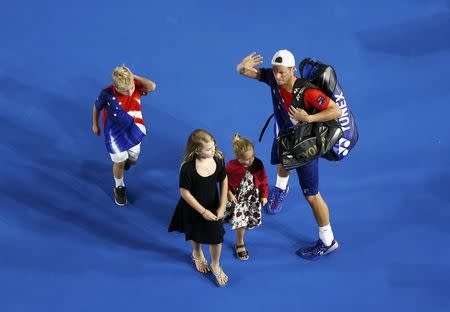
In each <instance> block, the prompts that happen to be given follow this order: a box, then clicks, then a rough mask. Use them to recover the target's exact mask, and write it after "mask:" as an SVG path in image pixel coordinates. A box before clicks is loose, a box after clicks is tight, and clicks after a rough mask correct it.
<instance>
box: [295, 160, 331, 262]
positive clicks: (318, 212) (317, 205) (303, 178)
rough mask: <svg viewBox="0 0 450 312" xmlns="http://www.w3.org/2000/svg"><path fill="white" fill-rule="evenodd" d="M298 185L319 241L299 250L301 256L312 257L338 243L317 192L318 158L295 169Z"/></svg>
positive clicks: (329, 250) (329, 249)
mask: <svg viewBox="0 0 450 312" xmlns="http://www.w3.org/2000/svg"><path fill="white" fill-rule="evenodd" d="M297 173H298V178H299V182H300V186H301V188H302V191H303V195H304V196H305V199H306V201H307V202H308V203H309V205H310V206H311V209H312V211H313V214H314V218H315V219H316V222H317V225H318V226H319V241H318V242H317V244H316V245H315V246H312V247H309V248H306V249H305V250H303V251H301V252H300V255H301V256H304V257H306V258H310V259H314V258H317V257H319V256H322V255H325V254H328V253H330V252H332V251H333V250H335V249H337V247H338V243H337V242H336V241H335V239H334V235H333V231H332V229H331V225H330V212H329V209H328V205H327V204H326V202H325V201H324V200H323V198H322V195H321V194H320V193H319V160H318V159H315V160H313V161H311V162H309V163H308V164H306V165H304V166H302V167H300V168H298V169H297Z"/></svg>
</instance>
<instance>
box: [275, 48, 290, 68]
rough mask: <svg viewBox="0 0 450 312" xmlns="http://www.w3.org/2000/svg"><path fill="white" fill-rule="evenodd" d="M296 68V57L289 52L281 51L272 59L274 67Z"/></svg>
mask: <svg viewBox="0 0 450 312" xmlns="http://www.w3.org/2000/svg"><path fill="white" fill-rule="evenodd" d="M273 65H278V66H286V67H295V58H294V55H293V54H292V53H291V52H290V51H288V50H279V51H277V53H275V54H274V56H273V57H272V66H273Z"/></svg>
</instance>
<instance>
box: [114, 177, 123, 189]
mask: <svg viewBox="0 0 450 312" xmlns="http://www.w3.org/2000/svg"><path fill="white" fill-rule="evenodd" d="M114 180H115V181H116V187H118V186H125V183H124V182H123V177H121V178H120V179H117V178H116V177H114Z"/></svg>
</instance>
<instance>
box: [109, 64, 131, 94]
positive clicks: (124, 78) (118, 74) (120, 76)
mask: <svg viewBox="0 0 450 312" xmlns="http://www.w3.org/2000/svg"><path fill="white" fill-rule="evenodd" d="M112 80H113V82H114V86H115V87H116V88H119V89H129V88H130V87H131V86H132V85H133V83H134V78H133V73H132V72H131V70H129V69H128V67H126V66H118V67H116V68H114V71H113V73H112Z"/></svg>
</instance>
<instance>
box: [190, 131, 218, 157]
mask: <svg viewBox="0 0 450 312" xmlns="http://www.w3.org/2000/svg"><path fill="white" fill-rule="evenodd" d="M211 141H213V142H214V145H215V146H216V151H215V152H214V156H216V157H218V158H220V159H223V153H222V152H221V151H220V150H219V149H218V148H217V143H216V139H215V138H214V136H213V135H212V134H211V133H209V132H208V131H206V130H203V129H197V130H194V131H193V132H192V133H191V135H189V138H188V141H187V144H186V148H185V150H184V159H183V163H185V162H189V161H191V160H192V159H194V156H195V153H197V152H199V151H200V150H201V149H202V147H203V144H207V143H209V142H211Z"/></svg>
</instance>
